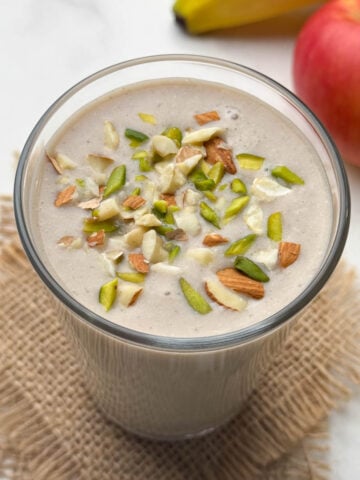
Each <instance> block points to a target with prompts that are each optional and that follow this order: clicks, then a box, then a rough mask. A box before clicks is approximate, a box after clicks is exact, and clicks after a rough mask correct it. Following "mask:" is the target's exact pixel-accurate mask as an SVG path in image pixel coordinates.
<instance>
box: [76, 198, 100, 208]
mask: <svg viewBox="0 0 360 480" xmlns="http://www.w3.org/2000/svg"><path fill="white" fill-rule="evenodd" d="M101 200H102V197H101V196H100V197H95V198H91V199H90V200H87V201H86V202H80V203H79V204H78V207H80V208H82V209H83V210H94V208H98V206H99V205H100V203H101Z"/></svg>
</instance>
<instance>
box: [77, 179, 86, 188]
mask: <svg viewBox="0 0 360 480" xmlns="http://www.w3.org/2000/svg"><path fill="white" fill-rule="evenodd" d="M75 183H76V185H77V186H78V187H80V188H85V186H86V183H85V180H84V179H83V178H76V179H75Z"/></svg>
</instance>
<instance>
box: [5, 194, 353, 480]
mask: <svg viewBox="0 0 360 480" xmlns="http://www.w3.org/2000/svg"><path fill="white" fill-rule="evenodd" d="M0 247H2V248H0V254H2V255H4V254H5V255H8V256H11V257H12V259H13V260H14V262H19V261H20V262H24V263H27V262H26V260H25V258H24V257H23V256H22V255H21V256H19V252H20V251H21V250H20V249H21V247H20V245H19V242H18V240H17V236H16V230H15V228H14V220H13V212H12V202H11V198H10V197H5V198H4V197H0ZM350 277H351V282H352V280H353V274H352V275H350ZM354 325H355V321H354ZM357 330H358V329H357ZM356 337H358V336H356ZM357 340H358V338H355V335H354V339H353V344H352V345H351V346H350V348H349V345H348V344H346V347H345V346H344V348H341V349H340V350H339V355H338V357H339V358H337V360H338V361H337V362H336V364H334V365H333V368H334V372H333V373H329V372H325V371H324V382H325V381H326V382H328V385H327V388H326V389H325V395H324V391H323V389H322V386H321V385H319V391H317V392H314V396H319V397H322V400H323V404H324V412H323V415H320V418H318V420H321V418H325V417H326V414H327V413H329V411H330V410H331V409H333V408H335V407H336V406H338V405H339V404H340V403H341V402H343V401H344V400H346V399H347V398H349V396H350V395H351V384H353V383H360V377H359V370H358V368H359V355H358V353H359V346H358V345H359V344H358V343H357ZM329 385H330V387H329ZM21 391H23V389H22V390H21ZM329 391H330V392H331V395H330V394H329ZM314 417H316V415H314ZM304 435H306V437H305V438H304V439H303V440H302V441H301V442H300V444H299V445H298V446H296V447H295V448H294V445H293V444H291V443H290V444H289V448H291V450H290V452H285V451H284V454H283V455H282V457H281V458H279V459H278V460H276V461H274V462H273V463H271V464H269V465H268V466H267V468H266V470H264V471H263V472H262V474H261V475H260V476H258V478H259V479H261V480H265V479H266V480H278V479H288V480H290V479H291V480H308V479H311V480H315V479H316V480H325V479H326V478H328V471H329V465H328V463H327V461H326V452H327V450H328V433H327V428H326V426H324V424H321V425H320V426H318V427H316V428H315V429H314V430H313V431H312V432H310V433H309V432H304ZM290 437H291V434H290ZM270 450H271V448H270ZM230 471H231V469H230ZM230 471H229V475H226V479H225V477H222V478H223V479H224V480H227V479H229V480H230V479H233V478H238V477H237V476H236V477H234V476H233V475H232V473H230ZM1 475H2V476H3V477H4V478H9V479H11V480H49V479H50V478H51V480H69V479H77V480H81V479H82V478H83V476H82V475H80V474H79V470H78V469H77V466H76V465H75V464H74V461H73V459H72V456H71V452H67V451H66V450H64V449H63V446H62V444H61V439H60V438H58V437H57V435H56V432H52V431H51V429H50V428H49V427H48V426H47V425H46V423H45V422H44V419H43V418H42V415H41V412H37V411H36V409H35V408H34V406H33V405H32V403H31V400H30V399H27V398H26V397H24V396H23V394H22V393H20V389H19V388H18V387H17V386H16V385H14V382H13V381H12V379H11V378H8V375H7V371H6V365H2V370H1V371H0V476H1ZM215 477H216V475H215ZM215 477H214V475H213V473H212V472H205V471H204V477H202V478H204V479H205V478H206V479H207V480H215Z"/></svg>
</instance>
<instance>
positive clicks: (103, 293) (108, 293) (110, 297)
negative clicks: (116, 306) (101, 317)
mask: <svg viewBox="0 0 360 480" xmlns="http://www.w3.org/2000/svg"><path fill="white" fill-rule="evenodd" d="M117 286H118V279H117V278H114V280H111V281H110V282H107V283H105V284H104V285H102V287H100V290H99V302H100V303H101V305H102V306H103V307H104V308H105V310H106V311H107V312H108V311H109V310H110V308H111V307H112V305H113V303H114V301H115V298H116V290H117Z"/></svg>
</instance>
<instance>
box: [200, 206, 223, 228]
mask: <svg viewBox="0 0 360 480" xmlns="http://www.w3.org/2000/svg"><path fill="white" fill-rule="evenodd" d="M200 215H201V216H202V217H203V218H204V219H205V220H206V221H207V222H209V223H212V224H213V225H214V227H216V228H220V224H219V217H218V215H217V213H216V212H215V210H213V209H212V208H211V207H209V205H208V204H207V203H205V202H200Z"/></svg>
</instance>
